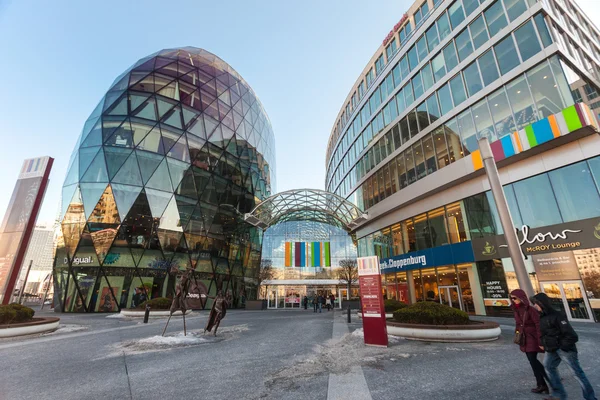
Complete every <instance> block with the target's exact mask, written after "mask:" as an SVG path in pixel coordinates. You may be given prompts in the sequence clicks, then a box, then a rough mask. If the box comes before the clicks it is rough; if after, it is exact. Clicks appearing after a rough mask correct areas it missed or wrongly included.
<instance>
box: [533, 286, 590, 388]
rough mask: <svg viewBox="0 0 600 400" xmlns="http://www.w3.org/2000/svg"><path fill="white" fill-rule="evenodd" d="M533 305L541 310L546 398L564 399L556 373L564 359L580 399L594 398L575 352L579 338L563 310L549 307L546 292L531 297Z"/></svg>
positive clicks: (549, 301)
mask: <svg viewBox="0 0 600 400" xmlns="http://www.w3.org/2000/svg"><path fill="white" fill-rule="evenodd" d="M531 302H532V303H533V307H535V309H536V310H537V311H539V312H540V313H541V317H540V331H541V337H540V338H541V346H540V348H542V347H543V350H545V351H546V357H545V358H544V367H545V368H546V372H547V373H548V377H549V378H550V386H551V387H552V396H553V397H550V398H548V399H546V400H553V399H560V400H563V399H566V398H567V393H566V391H565V387H564V386H563V384H562V382H561V378H560V375H559V374H558V365H559V364H560V362H561V361H563V360H564V361H566V362H567V365H568V366H569V368H570V369H571V371H572V372H573V374H574V375H575V379H577V381H578V382H579V384H580V385H581V390H582V391H583V398H584V399H585V400H596V394H595V393H594V388H593V387H592V385H591V384H590V381H589V380H588V379H587V377H586V376H585V373H584V372H583V369H581V365H579V358H578V354H577V346H576V345H575V343H577V341H578V340H579V337H578V336H577V333H576V332H575V330H574V329H573V327H572V326H571V324H569V321H568V320H567V317H566V315H565V314H564V313H562V312H559V311H556V310H555V309H554V307H552V302H551V300H550V297H548V295H547V294H546V293H538V294H536V295H535V296H533V297H532V298H531Z"/></svg>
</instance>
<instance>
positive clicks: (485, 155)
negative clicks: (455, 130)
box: [478, 137, 535, 296]
mask: <svg viewBox="0 0 600 400" xmlns="http://www.w3.org/2000/svg"><path fill="white" fill-rule="evenodd" d="M478 144H479V151H480V152H481V159H482V161H483V167H484V169H485V173H486V175H487V177H488V180H489V182H490V188H491V190H492V195H493V196H494V201H495V202H496V207H497V208H498V215H499V217H500V223H501V224H502V229H503V230H504V237H505V238H506V244H507V245H508V253H509V254H510V258H511V260H512V263H513V266H514V268H515V273H516V275H517V282H519V287H520V288H521V289H522V290H524V291H525V293H526V294H527V296H533V295H534V294H535V293H534V292H533V285H532V284H531V280H530V279H529V274H528V273H527V269H526V268H525V262H524V261H523V254H522V252H521V246H520V245H519V238H518V237H517V231H516V230H515V227H514V224H513V222H512V221H513V220H512V217H511V215H510V210H509V209H508V203H507V201H506V196H505V195H504V190H503V189H502V184H501V183H500V175H499V174H498V167H497V166H496V161H495V160H494V155H493V153H492V148H491V147H490V142H489V140H488V138H487V137H482V138H481V139H479V140H478Z"/></svg>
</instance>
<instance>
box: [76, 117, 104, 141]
mask: <svg viewBox="0 0 600 400" xmlns="http://www.w3.org/2000/svg"><path fill="white" fill-rule="evenodd" d="M99 119H100V117H94V118H91V117H90V118H88V119H87V121H85V124H84V125H83V129H82V130H81V138H80V141H79V143H83V142H84V141H85V139H86V138H87V136H88V135H89V134H90V131H91V130H92V128H93V127H94V126H95V125H96V123H97V122H98V120H99Z"/></svg>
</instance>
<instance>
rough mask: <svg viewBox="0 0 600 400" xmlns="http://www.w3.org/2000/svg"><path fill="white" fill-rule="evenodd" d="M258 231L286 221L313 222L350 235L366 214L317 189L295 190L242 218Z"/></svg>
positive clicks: (332, 194)
mask: <svg viewBox="0 0 600 400" xmlns="http://www.w3.org/2000/svg"><path fill="white" fill-rule="evenodd" d="M244 219H245V220H246V222H248V223H250V224H252V225H254V226H257V227H259V228H262V229H267V228H268V227H270V226H272V225H275V224H278V223H280V222H287V221H317V222H322V223H325V224H329V225H333V226H337V227H339V228H342V229H344V230H346V231H347V232H351V231H352V230H353V229H354V228H356V226H358V225H359V224H361V223H363V222H364V221H366V219H367V214H366V213H365V212H363V211H362V210H361V209H360V208H358V207H356V206H355V205H354V204H352V203H351V202H349V201H348V200H346V199H344V198H343V197H340V196H338V195H336V194H334V193H330V192H326V191H324V190H319V189H295V190H288V191H285V192H281V193H277V194H275V195H273V196H271V197H269V198H267V199H265V200H264V201H263V202H261V203H260V204H259V205H258V206H256V207H255V208H254V209H253V210H252V211H251V212H250V213H247V214H246V215H245V216H244Z"/></svg>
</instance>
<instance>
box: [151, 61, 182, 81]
mask: <svg viewBox="0 0 600 400" xmlns="http://www.w3.org/2000/svg"><path fill="white" fill-rule="evenodd" d="M161 64H162V65H161V67H160V68H158V60H157V68H156V72H159V73H161V74H163V75H168V76H172V77H173V78H177V75H178V74H177V62H176V61H173V60H169V62H167V60H164V59H163V61H162V62H161Z"/></svg>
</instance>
